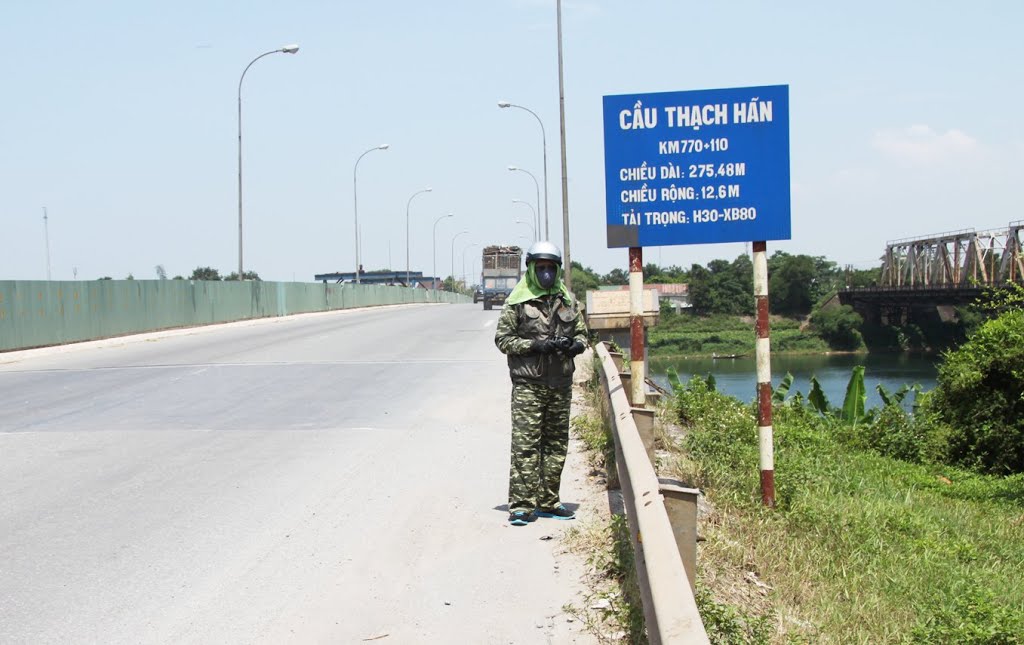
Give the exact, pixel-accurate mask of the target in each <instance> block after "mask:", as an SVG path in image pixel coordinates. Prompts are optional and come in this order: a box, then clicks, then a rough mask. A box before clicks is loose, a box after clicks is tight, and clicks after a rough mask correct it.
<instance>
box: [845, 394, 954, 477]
mask: <svg viewBox="0 0 1024 645" xmlns="http://www.w3.org/2000/svg"><path fill="white" fill-rule="evenodd" d="M840 433H841V435H842V439H843V440H844V443H846V444H847V445H850V446H852V447H854V448H858V449H861V450H871V451H874V452H876V453H878V454H880V455H882V456H883V457H891V458H893V459H900V460H902V461H908V462H910V463H914V464H931V463H942V462H943V461H944V459H945V457H946V446H947V442H948V434H949V428H948V426H946V425H945V424H944V423H942V422H941V421H939V420H938V419H935V418H934V415H932V414H929V412H928V411H927V410H926V409H924V408H920V409H918V410H917V411H916V412H915V413H914V414H908V413H907V412H906V411H905V410H904V409H903V408H902V407H900V405H899V404H897V403H891V404H889V405H886V406H884V407H883V408H882V409H881V411H880V412H879V414H878V416H877V417H876V418H875V420H874V421H873V422H872V423H871V424H867V425H861V426H858V427H857V428H856V429H849V428H843V429H842V430H840Z"/></svg>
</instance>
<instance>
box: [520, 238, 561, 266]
mask: <svg viewBox="0 0 1024 645" xmlns="http://www.w3.org/2000/svg"><path fill="white" fill-rule="evenodd" d="M537 260H551V261H552V262H554V263H555V264H557V265H559V266H561V265H562V250H561V249H559V248H558V247H557V246H555V245H554V244H552V243H551V242H547V241H540V242H534V243H533V244H531V245H530V249H529V250H528V251H527V252H526V263H527V264H529V263H530V262H535V261H537Z"/></svg>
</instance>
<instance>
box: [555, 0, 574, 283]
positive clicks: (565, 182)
mask: <svg viewBox="0 0 1024 645" xmlns="http://www.w3.org/2000/svg"><path fill="white" fill-rule="evenodd" d="M555 23H556V31H557V32H558V135H559V139H560V140H561V149H562V266H564V267H565V286H566V287H568V288H569V291H572V253H570V252H569V178H568V176H567V174H566V173H567V171H566V165H565V78H564V76H565V74H564V72H563V70H562V0H555Z"/></svg>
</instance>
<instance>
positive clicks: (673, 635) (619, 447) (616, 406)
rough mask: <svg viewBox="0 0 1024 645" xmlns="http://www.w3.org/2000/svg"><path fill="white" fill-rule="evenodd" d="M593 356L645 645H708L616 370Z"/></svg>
mask: <svg viewBox="0 0 1024 645" xmlns="http://www.w3.org/2000/svg"><path fill="white" fill-rule="evenodd" d="M596 350H597V356H598V360H599V362H600V370H599V375H600V378H601V383H602V385H603V386H604V392H605V396H606V400H605V404H606V410H605V411H606V413H607V418H608V420H609V422H610V426H611V430H612V436H613V437H614V439H615V467H616V469H617V473H618V479H619V483H620V484H621V486H622V494H623V499H624V502H625V508H626V519H627V520H628V522H629V534H630V541H631V542H632V544H633V552H634V561H635V563H636V573H637V582H638V584H639V587H640V596H641V598H642V600H643V605H644V621H645V623H646V626H647V637H648V640H649V642H650V643H652V644H655V645H657V644H660V643H665V644H667V643H695V644H698V645H699V644H701V643H709V642H710V641H709V640H708V635H707V632H706V631H705V630H704V623H703V622H702V621H701V617H700V613H699V612H698V610H697V602H696V600H695V599H694V596H693V590H692V589H691V586H690V580H689V578H688V577H687V572H686V570H685V568H684V566H683V558H682V556H681V554H680V546H679V545H678V543H677V537H676V536H677V533H678V531H677V530H676V529H677V528H679V527H674V526H673V524H672V522H671V520H670V519H669V512H668V510H667V509H666V504H665V497H664V496H663V494H662V490H663V489H664V486H663V484H662V483H661V482H660V481H659V480H658V476H657V474H656V473H655V470H654V466H653V465H652V464H651V459H650V457H649V453H648V450H647V447H646V446H645V445H644V440H643V439H642V438H641V436H640V432H639V430H638V428H637V424H636V421H635V420H634V417H633V411H634V409H635V408H633V407H632V406H631V405H630V402H629V400H628V398H627V396H626V392H627V388H626V387H625V386H624V383H623V380H622V377H621V376H620V374H619V368H618V366H617V365H616V364H615V362H614V361H613V360H612V356H611V354H610V353H609V352H608V350H607V348H606V347H605V346H604V344H603V343H598V344H597V347H596ZM690 522H695V518H691V519H690ZM692 537H693V538H694V539H695V537H696V536H695V535H692Z"/></svg>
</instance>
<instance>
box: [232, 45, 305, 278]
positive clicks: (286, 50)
mask: <svg viewBox="0 0 1024 645" xmlns="http://www.w3.org/2000/svg"><path fill="white" fill-rule="evenodd" d="M297 51H299V46H298V45H285V46H284V47H282V48H281V49H274V50H272V51H269V52H266V53H263V54H260V55H259V56H257V57H256V58H254V59H252V60H251V61H250V62H249V64H248V65H246V66H245V69H244V70H242V76H241V77H240V78H239V79H238V279H239V280H241V279H242V81H244V80H245V73H246V72H248V71H249V68H250V67H252V64H253V63H255V62H256V61H258V60H259V59H261V58H263V57H264V56H269V55H271V54H294V53H296V52H297Z"/></svg>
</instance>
